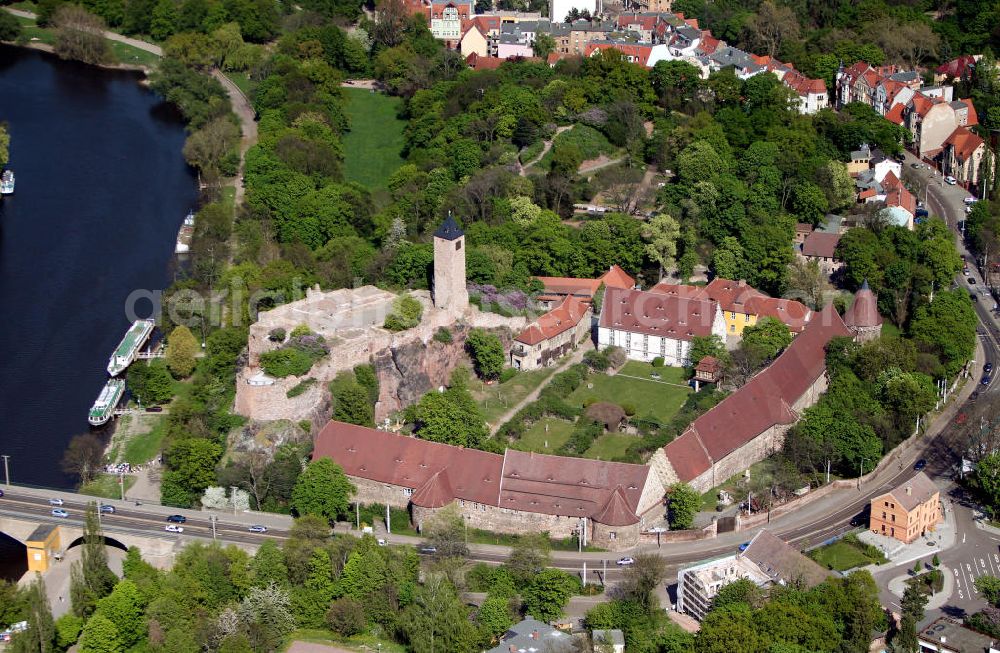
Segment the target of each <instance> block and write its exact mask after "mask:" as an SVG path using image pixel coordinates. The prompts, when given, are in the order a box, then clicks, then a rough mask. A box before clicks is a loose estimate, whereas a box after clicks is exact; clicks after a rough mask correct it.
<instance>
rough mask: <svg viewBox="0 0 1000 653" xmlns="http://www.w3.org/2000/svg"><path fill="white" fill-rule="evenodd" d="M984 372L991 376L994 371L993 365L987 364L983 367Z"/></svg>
mask: <svg viewBox="0 0 1000 653" xmlns="http://www.w3.org/2000/svg"><path fill="white" fill-rule="evenodd" d="M983 371H984V372H986V373H987V374H989V373H990V372H992V371H993V363H986V364H985V365H983Z"/></svg>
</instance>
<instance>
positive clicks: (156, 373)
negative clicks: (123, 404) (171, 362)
mask: <svg viewBox="0 0 1000 653" xmlns="http://www.w3.org/2000/svg"><path fill="white" fill-rule="evenodd" d="M127 379H128V387H129V389H130V390H131V391H132V395H133V396H134V397H135V398H136V400H137V401H140V402H142V403H144V404H146V405H147V406H153V405H156V404H163V403H166V402H168V401H170V399H171V398H172V397H173V396H174V387H173V383H172V382H171V380H170V372H168V371H167V367H166V365H165V364H163V363H161V362H160V361H155V360H154V361H151V362H149V363H148V364H147V363H142V362H140V363H139V364H137V365H130V366H129V368H128V376H127Z"/></svg>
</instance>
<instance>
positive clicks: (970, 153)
mask: <svg viewBox="0 0 1000 653" xmlns="http://www.w3.org/2000/svg"><path fill="white" fill-rule="evenodd" d="M984 156H986V142H985V141H983V139H982V138H980V137H979V136H977V135H976V134H973V133H972V132H971V131H969V130H968V129H967V128H965V127H956V128H955V131H953V132H952V133H951V135H950V136H949V137H948V138H947V140H945V142H944V148H943V149H942V150H941V154H940V155H939V157H938V158H939V159H940V167H941V173H942V174H945V175H951V176H952V177H954V178H955V179H956V180H958V183H959V184H961V185H963V186H965V187H966V188H968V187H970V186H978V185H979V175H980V171H981V169H982V163H983V157H984Z"/></svg>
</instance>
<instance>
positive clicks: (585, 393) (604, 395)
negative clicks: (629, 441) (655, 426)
mask: <svg viewBox="0 0 1000 653" xmlns="http://www.w3.org/2000/svg"><path fill="white" fill-rule="evenodd" d="M654 372H655V373H656V374H659V375H660V377H661V378H660V380H659V381H654V380H653V379H651V378H650V374H652V373H654ZM683 374H684V371H683V370H682V369H679V368H673V367H658V368H654V367H653V366H652V365H649V364H648V363H640V362H638V361H629V362H628V363H626V364H625V366H624V367H622V369H621V371H620V372H619V373H618V374H617V375H615V376H608V375H606V374H594V375H591V376H589V377H588V378H587V382H586V383H584V384H583V385H581V386H580V387H579V388H577V389H576V391H575V392H573V394H571V395H570V396H569V397H568V399H567V401H569V403H571V404H577V405H580V406H582V405H583V402H584V401H585V400H586V399H587V398H588V397H593V398H595V399H597V400H598V401H610V402H612V403H615V404H622V403H631V404H634V405H635V407H636V415H638V416H640V417H643V416H646V415H655V416H656V417H658V418H659V419H660V420H662V421H664V422H666V421H667V420H669V419H670V418H672V417H673V416H674V415H675V414H677V411H678V410H680V407H681V406H682V405H684V401H685V400H686V399H687V396H688V394H690V392H691V389H690V388H688V387H686V386H685V387H678V385H670V384H671V383H682V382H683ZM588 385H592V386H593V387H592V388H588V387H587V386H588Z"/></svg>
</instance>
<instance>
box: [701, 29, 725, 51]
mask: <svg viewBox="0 0 1000 653" xmlns="http://www.w3.org/2000/svg"><path fill="white" fill-rule="evenodd" d="M721 44H722V41H720V40H719V39H717V38H715V37H714V36H712V33H711V32H708V31H705V32H702V33H701V42H700V43H699V44H698V50H699V51H700V52H702V53H703V54H715V51H716V50H717V49H718V48H719V46H720V45H721Z"/></svg>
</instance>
